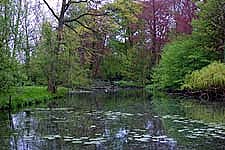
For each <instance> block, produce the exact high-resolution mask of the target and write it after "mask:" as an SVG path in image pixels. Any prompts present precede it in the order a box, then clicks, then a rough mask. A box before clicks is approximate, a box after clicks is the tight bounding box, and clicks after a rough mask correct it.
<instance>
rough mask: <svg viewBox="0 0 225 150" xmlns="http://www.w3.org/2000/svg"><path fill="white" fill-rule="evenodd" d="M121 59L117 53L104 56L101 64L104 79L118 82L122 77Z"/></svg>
mask: <svg viewBox="0 0 225 150" xmlns="http://www.w3.org/2000/svg"><path fill="white" fill-rule="evenodd" d="M122 61H123V60H122V57H121V56H119V55H118V53H114V54H112V55H110V56H105V58H104V59H103V62H102V64H101V72H102V74H103V78H104V79H109V80H118V79H121V77H122V73H121V70H122V65H121V64H122Z"/></svg>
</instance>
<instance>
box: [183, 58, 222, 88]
mask: <svg viewBox="0 0 225 150" xmlns="http://www.w3.org/2000/svg"><path fill="white" fill-rule="evenodd" d="M182 88H184V89H192V90H198V89H210V88H225V64H224V63H219V62H213V63H211V64H209V65H208V66H206V67H203V68H202V69H201V70H196V71H193V72H192V73H191V74H190V75H187V76H186V78H185V83H184V85H183V86H182Z"/></svg>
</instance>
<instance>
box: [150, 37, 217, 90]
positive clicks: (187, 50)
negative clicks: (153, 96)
mask: <svg viewBox="0 0 225 150" xmlns="http://www.w3.org/2000/svg"><path fill="white" fill-rule="evenodd" d="M216 58H217V55H216V54H215V52H212V51H209V50H206V49H205V48H202V47H201V46H199V43H198V41H196V40H194V39H192V38H191V37H188V38H185V39H179V40H177V41H174V42H172V43H169V44H167V45H166V46H165V47H164V49H163V53H162V58H161V61H160V63H159V65H158V66H156V67H155V69H154V70H153V75H152V78H153V80H152V81H153V88H154V89H179V88H180V87H181V85H183V83H184V78H185V75H186V74H190V73H191V72H192V71H194V70H197V69H201V68H202V67H204V66H206V65H208V64H209V63H210V62H212V60H215V59H216Z"/></svg>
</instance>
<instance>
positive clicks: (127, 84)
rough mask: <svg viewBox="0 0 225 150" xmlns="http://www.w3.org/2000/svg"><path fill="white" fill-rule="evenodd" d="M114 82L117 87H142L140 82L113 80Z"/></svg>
mask: <svg viewBox="0 0 225 150" xmlns="http://www.w3.org/2000/svg"><path fill="white" fill-rule="evenodd" d="M114 84H116V85H118V86H119V87H143V85H142V84H140V83H138V82H134V81H124V80H120V81H115V82H114Z"/></svg>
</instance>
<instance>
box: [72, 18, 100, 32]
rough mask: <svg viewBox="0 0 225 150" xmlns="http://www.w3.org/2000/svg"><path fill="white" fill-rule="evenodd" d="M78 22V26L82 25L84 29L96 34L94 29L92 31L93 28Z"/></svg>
mask: <svg viewBox="0 0 225 150" xmlns="http://www.w3.org/2000/svg"><path fill="white" fill-rule="evenodd" d="M76 22H77V23H78V24H80V25H81V26H82V27H84V28H86V29H88V30H91V31H92V32H96V31H95V30H94V29H92V28H90V27H88V26H86V25H85V24H83V23H81V22H80V21H79V20H76Z"/></svg>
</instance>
